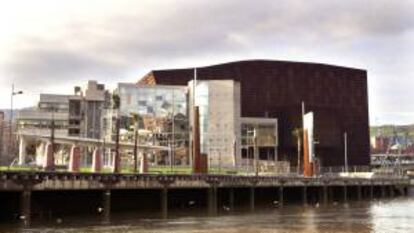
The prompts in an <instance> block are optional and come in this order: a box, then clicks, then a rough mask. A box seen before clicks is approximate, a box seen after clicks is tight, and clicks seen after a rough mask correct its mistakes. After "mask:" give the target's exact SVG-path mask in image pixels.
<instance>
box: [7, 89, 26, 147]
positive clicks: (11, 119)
mask: <svg viewBox="0 0 414 233" xmlns="http://www.w3.org/2000/svg"><path fill="white" fill-rule="evenodd" d="M21 94H23V91H15V90H14V84H12V91H11V95H10V135H9V143H10V144H11V145H12V143H13V97H14V96H15V95H21ZM10 144H9V148H10ZM9 153H10V149H9Z"/></svg>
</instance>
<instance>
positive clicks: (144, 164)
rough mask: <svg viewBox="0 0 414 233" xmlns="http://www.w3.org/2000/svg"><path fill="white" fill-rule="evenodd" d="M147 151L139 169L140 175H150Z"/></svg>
mask: <svg viewBox="0 0 414 233" xmlns="http://www.w3.org/2000/svg"><path fill="white" fill-rule="evenodd" d="M147 153H148V152H147V151H144V152H143V153H142V156H141V164H140V167H139V172H140V173H148V159H147V156H148V155H147Z"/></svg>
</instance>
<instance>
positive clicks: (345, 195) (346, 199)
mask: <svg viewBox="0 0 414 233" xmlns="http://www.w3.org/2000/svg"><path fill="white" fill-rule="evenodd" d="M347 202H348V187H347V186H346V184H344V203H347Z"/></svg>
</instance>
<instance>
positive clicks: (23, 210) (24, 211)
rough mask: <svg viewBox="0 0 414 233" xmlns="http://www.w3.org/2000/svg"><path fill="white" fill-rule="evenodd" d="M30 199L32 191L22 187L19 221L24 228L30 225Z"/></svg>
mask: <svg viewBox="0 0 414 233" xmlns="http://www.w3.org/2000/svg"><path fill="white" fill-rule="evenodd" d="M31 198H32V191H31V190H30V189H29V188H27V187H24V189H23V191H22V194H21V200H20V219H21V220H22V224H23V226H24V227H29V226H30V223H31Z"/></svg>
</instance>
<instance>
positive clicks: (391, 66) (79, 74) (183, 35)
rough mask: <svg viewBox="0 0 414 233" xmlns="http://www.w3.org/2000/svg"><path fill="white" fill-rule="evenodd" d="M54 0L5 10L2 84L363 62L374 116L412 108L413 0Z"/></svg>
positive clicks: (3, 104) (44, 87) (56, 83)
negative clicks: (238, 65)
mask: <svg viewBox="0 0 414 233" xmlns="http://www.w3.org/2000/svg"><path fill="white" fill-rule="evenodd" d="M17 2H18V1H17ZM55 2H56V1H40V3H36V4H34V5H31V6H26V7H25V8H22V7H21V5H19V4H17V5H12V6H10V7H12V9H7V7H5V8H3V9H6V10H3V11H4V12H1V10H0V13H7V12H8V14H6V15H7V19H6V18H5V19H4V20H2V21H3V22H4V21H7V25H9V26H10V25H12V27H8V28H9V29H4V30H5V32H3V34H4V35H5V37H3V38H5V39H4V40H2V39H0V48H2V50H3V51H4V52H3V53H2V54H0V75H2V77H8V78H7V79H4V78H0V84H1V85H2V86H4V85H6V86H8V85H9V84H10V83H11V80H13V81H14V82H15V83H17V84H18V85H19V86H21V87H22V88H25V89H28V88H30V89H32V90H35V89H42V90H43V91H50V90H52V89H56V87H57V86H60V87H61V88H60V89H63V87H64V86H65V87H67V86H69V85H70V87H69V88H67V89H68V90H71V87H72V86H73V85H78V84H79V83H78V82H80V81H81V80H86V79H88V78H95V79H99V80H101V81H104V82H108V83H112V84H113V83H116V82H118V81H130V82H135V81H136V80H137V79H138V77H140V76H142V75H143V74H145V73H147V72H148V71H150V70H151V69H158V68H173V67H188V66H197V65H208V64H214V63H219V62H224V61H229V60H241V59H249V58H269V59H286V60H300V61H313V62H325V63H332V64H338V65H345V66H355V67H359V68H364V69H367V70H368V74H369V86H370V89H369V93H370V107H371V110H372V113H373V114H376V117H378V116H381V114H383V113H384V114H386V112H406V111H411V112H414V107H412V106H409V105H408V104H406V105H404V106H403V107H402V106H399V105H395V104H392V103H397V102H400V101H402V100H405V99H408V98H413V97H414V96H413V95H414V94H412V93H411V91H410V90H407V88H406V86H408V85H407V84H409V85H414V83H413V81H411V80H412V79H413V78H414V77H413V72H412V71H411V69H412V68H411V67H412V66H413V61H414V49H413V46H412V41H413V39H414V16H412V12H413V11H414V3H413V1H408V0H407V1H386V0H376V1H374V0H372V1H364V2H363V3H361V1H356V0H350V1H339V0H334V1H322V0H316V1H305V0H293V1H287V0H280V1H273V0H272V1H270V0H262V1H247V0H237V1H236V0H229V1H218V0H210V1H207V0H200V1H183V0H178V1H88V3H87V4H86V3H85V2H84V1H70V2H67V1H65V2H59V4H58V3H55ZM18 3H21V2H18ZM13 7H14V8H13ZM29 9H30V10H29ZM6 11H7V12H6ZM10 12H14V13H10ZM2 15H5V14H2ZM0 17H1V16H0ZM3 17H5V16H3ZM0 19H2V18H0ZM0 24H1V23H0ZM1 32H2V31H1V30H0V33H1ZM397 77H398V80H402V81H401V82H400V81H398V80H397ZM49 84H53V85H52V86H53V88H47V87H48V86H49ZM4 92H5V91H4V88H3V91H2V89H1V88H0V97H3V96H4V94H3V96H2V94H1V93H4ZM22 98H23V97H22ZM23 102H24V101H21V104H22V103H23ZM0 107H7V102H0ZM402 108H404V109H402ZM388 118H389V117H388V116H387V119H388Z"/></svg>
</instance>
